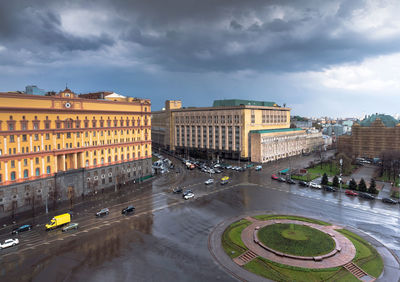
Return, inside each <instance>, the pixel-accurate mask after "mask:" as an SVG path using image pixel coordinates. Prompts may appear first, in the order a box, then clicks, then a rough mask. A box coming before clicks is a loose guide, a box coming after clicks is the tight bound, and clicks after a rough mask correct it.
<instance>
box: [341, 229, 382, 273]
mask: <svg viewBox="0 0 400 282" xmlns="http://www.w3.org/2000/svg"><path fill="white" fill-rule="evenodd" d="M337 231H338V232H340V233H342V234H343V235H345V236H346V237H347V238H349V240H350V241H351V242H352V243H353V244H354V246H355V247H356V249H357V253H356V257H355V259H354V260H353V262H354V263H355V264H357V265H358V266H359V267H360V268H362V269H363V270H364V271H365V272H367V273H368V274H369V275H372V276H374V277H378V276H379V275H380V274H381V273H382V271H383V261H382V258H381V256H380V255H379V254H378V252H377V251H376V250H375V248H374V247H372V246H371V245H370V244H369V243H368V242H367V241H365V240H364V239H363V238H361V237H360V236H358V235H356V234H354V233H352V232H350V231H348V230H346V229H341V230H337Z"/></svg>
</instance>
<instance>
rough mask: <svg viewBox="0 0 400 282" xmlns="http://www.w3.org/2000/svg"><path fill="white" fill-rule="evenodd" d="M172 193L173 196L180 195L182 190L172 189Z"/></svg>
mask: <svg viewBox="0 0 400 282" xmlns="http://www.w3.org/2000/svg"><path fill="white" fill-rule="evenodd" d="M172 192H173V193H174V194H180V193H182V192H183V190H182V188H179V187H176V188H174V189H173V190H172Z"/></svg>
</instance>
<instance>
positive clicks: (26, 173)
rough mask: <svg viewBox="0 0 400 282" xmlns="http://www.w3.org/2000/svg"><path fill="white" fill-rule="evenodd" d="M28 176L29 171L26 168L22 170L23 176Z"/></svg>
mask: <svg viewBox="0 0 400 282" xmlns="http://www.w3.org/2000/svg"><path fill="white" fill-rule="evenodd" d="M28 177H29V172H28V170H27V169H25V170H24V178H28Z"/></svg>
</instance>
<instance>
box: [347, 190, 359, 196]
mask: <svg viewBox="0 0 400 282" xmlns="http://www.w3.org/2000/svg"><path fill="white" fill-rule="evenodd" d="M344 193H345V194H346V195H348V196H358V193H357V192H355V191H352V190H346V192H344Z"/></svg>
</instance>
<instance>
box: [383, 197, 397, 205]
mask: <svg viewBox="0 0 400 282" xmlns="http://www.w3.org/2000/svg"><path fill="white" fill-rule="evenodd" d="M382 202H384V203H387V204H392V205H395V204H397V201H395V200H393V199H390V198H383V199H382Z"/></svg>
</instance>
